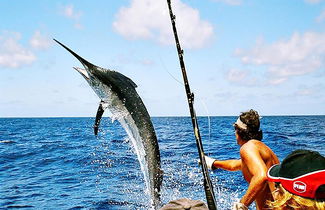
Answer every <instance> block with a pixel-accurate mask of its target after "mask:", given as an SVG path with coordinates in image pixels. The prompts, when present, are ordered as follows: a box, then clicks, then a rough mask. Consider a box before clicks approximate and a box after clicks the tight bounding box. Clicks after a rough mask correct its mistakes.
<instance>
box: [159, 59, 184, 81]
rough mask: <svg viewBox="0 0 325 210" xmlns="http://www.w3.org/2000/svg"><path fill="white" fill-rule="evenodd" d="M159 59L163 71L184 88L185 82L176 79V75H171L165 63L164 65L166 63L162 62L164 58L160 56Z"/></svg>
mask: <svg viewBox="0 0 325 210" xmlns="http://www.w3.org/2000/svg"><path fill="white" fill-rule="evenodd" d="M158 58H159V61H160V63H161V65H162V66H163V69H164V70H165V71H166V72H167V73H168V74H169V76H171V77H172V78H173V79H174V80H175V81H176V82H178V83H179V84H180V85H182V87H183V86H184V83H183V82H181V81H179V80H178V79H177V78H176V77H174V75H172V73H170V72H169V71H168V69H167V68H166V66H165V63H164V61H163V60H162V58H161V56H160V55H159V54H158Z"/></svg>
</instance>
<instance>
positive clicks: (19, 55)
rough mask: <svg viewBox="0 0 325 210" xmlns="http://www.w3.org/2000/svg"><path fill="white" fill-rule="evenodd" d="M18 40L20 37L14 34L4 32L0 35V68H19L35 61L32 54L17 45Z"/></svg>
mask: <svg viewBox="0 0 325 210" xmlns="http://www.w3.org/2000/svg"><path fill="white" fill-rule="evenodd" d="M20 39H21V35H20V34H19V33H16V32H11V33H10V32H5V33H3V35H0V66H4V67H8V68H19V67H21V66H23V65H30V64H32V63H33V62H34V61H35V60H36V56H35V55H34V54H33V52H31V51H30V50H28V49H26V48H24V47H23V46H21V45H20V44H19V40H20Z"/></svg>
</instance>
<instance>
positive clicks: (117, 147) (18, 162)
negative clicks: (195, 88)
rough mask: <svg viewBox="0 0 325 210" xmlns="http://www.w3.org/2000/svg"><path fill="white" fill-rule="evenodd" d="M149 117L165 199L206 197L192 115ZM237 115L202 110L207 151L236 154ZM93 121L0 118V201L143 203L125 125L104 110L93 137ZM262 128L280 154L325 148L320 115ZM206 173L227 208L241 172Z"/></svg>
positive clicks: (265, 123) (239, 187) (278, 120)
mask: <svg viewBox="0 0 325 210" xmlns="http://www.w3.org/2000/svg"><path fill="white" fill-rule="evenodd" d="M152 120H153V123H154V127H155V130H156V133H157V137H158V140H159V146H160V153H161V161H162V169H163V171H164V180H163V185H162V192H161V194H162V202H163V203H167V202H168V201H170V200H173V199H178V198H190V199H195V200H203V201H205V194H204V190H203V187H202V175H201V172H200V167H199V166H198V164H197V159H198V154H197V148H196V144H195V139H194V136H193V130H192V124H191V120H190V118H189V117H155V118H153V119H152ZM235 120H236V117H210V118H208V117H200V118H199V126H200V131H201V135H202V140H203V145H204V150H205V152H206V154H208V155H210V156H213V157H215V158H218V159H229V158H239V152H238V151H239V147H238V145H237V144H236V140H235V137H234V130H233V127H232V124H233V122H234V121H235ZM93 123H94V118H7V119H6V118H0V208H1V209H6V208H22V209H148V208H149V204H150V198H149V195H148V194H147V193H146V185H145V183H144V178H143V173H142V171H141V169H140V165H139V162H138V160H137V156H136V154H135V152H134V149H133V145H132V144H131V142H130V141H129V139H128V136H127V134H126V132H125V131H124V130H123V128H122V127H121V125H120V124H119V122H117V121H114V122H112V121H111V119H109V118H104V119H103V122H102V123H101V125H102V127H101V131H100V133H99V135H98V136H97V137H96V136H94V135H93V129H92V125H93ZM261 128H262V130H263V132H264V138H263V141H264V142H265V143H266V144H267V145H268V146H269V147H270V148H271V149H272V150H273V151H274V152H275V153H276V154H277V155H278V157H279V158H280V160H283V158H284V157H285V156H286V155H288V154H289V153H290V152H291V151H293V150H295V149H310V150H316V151H319V152H320V153H321V154H322V155H325V116H276V117H275V116H272V117H267V116H266V117H263V118H262V119H261ZM211 179H212V182H213V185H214V191H215V195H216V199H217V203H218V209H230V206H231V203H232V202H233V201H235V200H236V199H237V198H240V197H241V196H243V194H244V193H245V189H246V188H247V183H246V182H245V181H244V179H243V178H242V176H241V173H240V172H228V171H222V170H216V171H214V172H211ZM253 208H254V207H252V209H253Z"/></svg>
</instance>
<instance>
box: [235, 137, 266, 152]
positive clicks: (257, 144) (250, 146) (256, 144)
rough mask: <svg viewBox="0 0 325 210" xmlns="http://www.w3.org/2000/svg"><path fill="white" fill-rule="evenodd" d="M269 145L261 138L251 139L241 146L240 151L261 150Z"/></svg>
mask: <svg viewBox="0 0 325 210" xmlns="http://www.w3.org/2000/svg"><path fill="white" fill-rule="evenodd" d="M265 147H267V146H266V145H265V144H264V143H263V142H261V141H259V140H254V139H252V140H249V141H247V142H246V143H245V144H243V145H242V146H241V148H240V153H246V152H253V151H259V150H262V149H264V148H265Z"/></svg>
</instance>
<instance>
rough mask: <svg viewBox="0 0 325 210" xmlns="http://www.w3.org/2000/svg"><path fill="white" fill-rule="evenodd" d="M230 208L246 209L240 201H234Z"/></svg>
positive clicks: (234, 209) (236, 209) (233, 209)
mask: <svg viewBox="0 0 325 210" xmlns="http://www.w3.org/2000/svg"><path fill="white" fill-rule="evenodd" d="M232 210H248V208H247V206H245V205H244V204H242V203H240V202H235V203H233V205H232Z"/></svg>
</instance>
